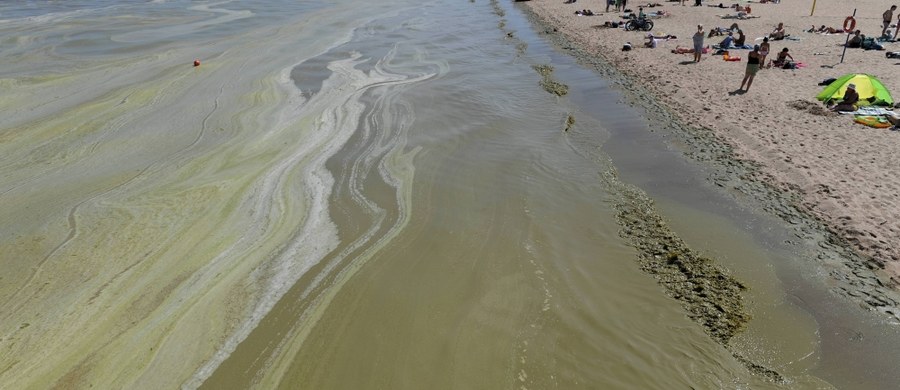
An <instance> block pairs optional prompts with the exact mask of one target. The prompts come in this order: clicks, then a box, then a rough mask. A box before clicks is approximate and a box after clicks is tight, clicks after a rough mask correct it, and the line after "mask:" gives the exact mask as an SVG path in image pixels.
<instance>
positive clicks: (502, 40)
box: [0, 0, 896, 389]
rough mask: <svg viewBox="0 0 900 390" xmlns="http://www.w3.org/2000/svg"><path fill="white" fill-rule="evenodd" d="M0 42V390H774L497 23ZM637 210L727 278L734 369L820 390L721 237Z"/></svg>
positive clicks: (403, 12)
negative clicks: (647, 266)
mask: <svg viewBox="0 0 900 390" xmlns="http://www.w3.org/2000/svg"><path fill="white" fill-rule="evenodd" d="M0 37H2V42H0V43H2V44H0V61H2V64H3V66H2V67H0V87H2V89H3V91H4V93H3V94H2V95H0V107H3V112H4V115H2V116H0V220H2V221H3V224H2V225H0V266H2V269H3V270H4V273H3V275H2V276H0V297H2V298H3V299H2V300H0V349H2V350H3V353H2V354H0V387H4V388H7V387H8V388H47V387H54V386H56V387H63V388H88V387H92V386H93V387H100V388H173V387H185V388H195V387H200V386H206V387H208V388H248V387H258V388H273V387H283V388H309V389H322V388H348V389H349V388H353V389H360V388H392V389H401V388H408V389H421V388H466V389H469V388H516V389H520V388H526V389H527V388H539V389H543V388H561V389H571V388H660V389H671V388H690V387H693V388H766V387H778V386H780V385H777V384H772V383H769V382H767V381H766V380H765V379H764V378H760V377H757V376H754V375H753V374H750V373H749V372H748V371H747V370H746V369H745V367H744V366H743V365H742V364H741V363H740V362H738V361H736V360H735V359H734V358H733V357H732V354H731V352H729V351H728V350H727V349H725V348H724V347H723V346H722V345H720V344H718V343H716V342H715V341H713V339H711V338H710V337H708V336H707V335H706V333H704V330H703V328H702V327H701V326H700V325H699V324H697V323H695V322H693V321H691V320H690V319H689V318H688V317H687V315H686V313H685V311H684V309H683V308H682V307H681V305H680V304H679V302H677V301H675V300H674V299H671V298H669V297H667V296H666V295H665V293H664V292H663V290H662V289H661V288H660V287H659V286H658V285H657V283H656V282H655V281H654V280H653V279H652V278H651V277H650V276H648V275H646V274H644V273H642V272H641V271H640V269H639V267H638V265H637V262H636V260H635V259H636V253H635V251H634V249H632V248H631V247H630V246H628V245H627V244H626V243H625V242H624V241H623V240H622V239H621V238H620V237H619V233H618V232H619V229H620V226H619V225H618V224H617V222H616V218H615V214H616V210H615V208H614V205H615V204H616V202H617V199H616V196H617V195H616V193H615V192H614V191H612V190H611V189H610V188H609V184H608V182H607V181H605V179H604V177H605V176H604V175H605V174H606V173H608V172H609V171H610V170H613V169H615V168H616V167H615V165H614V162H615V161H616V159H611V158H610V156H609V155H608V154H607V152H605V151H604V150H603V148H604V145H608V144H609V142H610V141H609V140H610V139H613V140H616V139H621V131H622V130H621V129H622V127H621V126H623V125H624V126H626V127H625V129H629V130H628V131H644V130H647V128H646V127H645V126H644V125H641V126H634V124H635V123H642V122H641V116H640V114H639V113H638V112H636V111H634V110H632V109H629V108H627V106H624V105H621V104H618V103H617V101H618V100H620V97H621V93H620V92H617V91H616V90H615V89H614V88H612V87H611V86H610V85H609V84H608V83H607V82H606V81H604V80H603V79H602V78H601V77H599V76H598V75H596V74H594V73H592V72H589V71H587V70H585V69H582V68H580V67H578V65H576V64H575V63H574V62H572V61H571V60H570V59H566V58H564V57H562V56H561V55H560V54H559V53H557V52H555V51H554V50H553V49H552V48H550V47H549V46H547V45H546V43H545V42H543V41H542V40H541V38H540V37H539V36H538V35H537V34H535V33H534V32H533V31H532V30H531V26H530V25H528V23H527V22H526V21H525V19H524V18H523V16H522V14H521V12H520V11H519V10H518V9H516V8H515V7H514V6H513V4H512V3H511V2H507V1H486V0H475V1H462V0H434V1H425V2H422V1H407V0H387V1H378V2H369V1H350V0H345V1H340V0H339V1H327V2H325V1H286V0H266V1H252V2H249V1H210V2H198V1H162V0H158V1H66V2H59V1H28V2H3V3H0ZM194 60H198V61H199V62H200V66H193V62H194ZM537 65H551V66H554V69H555V70H554V74H555V75H556V77H558V78H559V79H560V80H562V81H564V82H566V83H568V84H569V85H570V88H571V91H570V94H569V95H566V96H556V95H554V94H551V93H548V92H547V91H545V90H544V89H543V88H542V87H541V85H540V83H541V76H540V75H539V74H538V73H537V72H536V71H535V69H534V67H535V66H537ZM597 102H603V104H597ZM595 105H596V106H595ZM570 117H571V118H574V119H575V124H574V126H571V123H570V121H569V118H570ZM567 124H568V128H567ZM617 134H618V135H617ZM653 142H657V145H662V143H661V141H659V140H656V141H653ZM615 145H627V143H625V142H622V143H615ZM645 146H646V145H643V146H641V147H635V148H634V149H633V151H632V153H635V154H641V153H644V154H646V155H647V156H650V155H660V154H665V153H661V152H660V151H659V150H657V149H654V148H646V147H645ZM663 148H664V146H663ZM620 152H621V153H627V152H624V151H620ZM615 154H616V153H613V155H615ZM666 156H669V157H666V158H673V159H676V157H672V156H674V155H673V154H666ZM679 161H680V160H679ZM670 165H671V164H670ZM623 168H625V169H623V172H624V173H625V174H627V173H628V172H629V170H628V169H627V167H623ZM640 172H641V171H640V170H636V171H635V173H634V174H633V175H632V176H630V177H632V178H634V179H635V180H636V181H640V178H643V177H644V176H641V173H640ZM677 174H679V175H685V177H693V178H698V177H702V174H699V173H697V172H695V171H691V169H690V168H686V167H683V168H679V170H677ZM650 176H651V177H652V174H650ZM674 187H675V186H671V185H670V186H668V187H667V188H674ZM680 191H684V190H683V189H680ZM708 194H709V193H708V192H702V191H701V192H697V193H696V194H694V195H687V197H688V198H691V196H693V197H695V199H696V198H697V197H703V196H709V195H708ZM654 196H655V197H657V199H658V200H659V203H660V205H661V212H665V213H668V215H669V216H671V217H673V218H676V220H677V221H694V222H696V223H687V224H685V225H686V226H682V227H681V229H682V231H684V232H685V236H686V237H687V238H688V239H690V240H691V241H693V242H694V243H697V244H698V245H699V246H701V247H702V248H705V249H707V250H711V251H717V250H722V249H721V248H723V247H724V248H726V250H731V249H734V250H740V251H742V252H741V253H748V255H747V256H736V255H733V256H732V258H731V259H730V260H729V259H725V260H724V262H725V264H726V265H728V266H729V267H731V268H733V269H734V270H735V273H736V274H737V275H736V276H737V277H738V278H744V280H745V281H746V282H747V283H748V284H750V286H751V291H752V292H751V293H748V297H749V298H748V299H749V300H750V302H749V303H748V306H749V307H750V308H751V310H752V311H753V312H754V313H757V315H758V316H759V317H761V319H760V320H758V321H756V322H755V324H756V325H754V323H751V327H750V330H749V332H748V333H749V336H746V340H742V343H743V347H742V348H743V349H744V350H745V354H746V355H749V356H751V357H752V358H754V359H756V360H758V361H759V362H760V363H762V364H765V365H767V366H770V367H771V368H773V369H776V370H778V371H779V372H781V373H782V374H784V375H785V377H786V378H787V379H788V381H789V383H788V385H787V386H788V387H791V388H828V387H829V384H828V383H827V381H828V380H832V381H834V382H839V381H836V380H833V379H831V378H825V377H827V375H824V374H822V373H821V371H822V369H821V367H819V362H820V361H825V362H827V361H828V359H829V356H834V355H828V354H825V355H823V351H822V347H821V346H822V345H823V344H822V343H821V341H820V339H819V337H818V336H817V332H818V331H819V329H824V328H820V326H819V325H818V324H817V323H816V321H817V317H816V316H815V315H814V314H810V313H809V312H808V311H807V310H805V309H804V308H803V305H801V304H796V303H795V302H793V301H791V299H790V298H786V297H789V296H792V295H789V294H787V293H786V292H785V290H786V289H785V288H784V287H783V285H782V283H783V281H782V279H779V278H780V276H779V274H778V272H776V270H774V269H772V267H771V266H769V265H767V264H770V263H771V262H773V261H776V260H777V259H778V256H776V255H772V253H771V252H769V251H767V250H766V249H765V248H766V246H765V242H764V241H763V242H760V240H765V238H760V237H758V236H754V235H753V234H752V231H751V230H752V229H747V228H745V227H744V226H741V225H740V222H737V221H736V219H738V218H742V217H744V215H739V216H734V215H728V213H723V212H722V211H721V210H720V209H719V208H716V207H712V206H709V207H707V209H704V208H703V206H700V207H695V206H697V205H696V204H697V203H700V204H703V203H705V202H703V201H696V202H690V201H688V202H684V201H679V200H678V199H681V198H673V199H669V198H667V197H666V196H665V191H657V192H656V193H654ZM685 203H687V204H691V206H690V207H688V206H685ZM695 225H703V226H705V227H706V228H704V229H694V228H691V226H695ZM676 226H678V224H677V223H676ZM723 231H724V232H730V233H728V234H724V235H723V236H721V237H719V238H718V239H717V241H720V242H726V243H727V244H723V245H722V246H716V245H704V242H703V240H704V237H709V235H711V234H719V233H721V232H723ZM775 240H777V238H775ZM727 253H736V251H735V252H727ZM734 257H736V258H737V260H735V258H734ZM773 259H776V260H773ZM729 261H730V262H729ZM743 261H747V262H752V263H751V264H755V265H758V266H753V265H747V266H744V267H742V266H741V264H745V263H743ZM760 269H761V270H760ZM842 318H843V317H842ZM853 326H856V325H853ZM776 329H777V331H776ZM773 343H774V344H777V345H774V346H773V345H772V344H773ZM828 345H831V344H828ZM821 356H825V357H824V358H820V357H821ZM893 358H895V357H893ZM893 358H891V359H893ZM888 361H896V360H888ZM851 371H853V370H851ZM864 376H865V375H862V374H861V373H860V372H859V370H857V371H855V373H854V372H850V373H842V374H841V376H840V377H841V378H859V377H864ZM823 378H824V379H823ZM889 380H890V378H886V379H884V378H882V379H876V380H874V381H872V383H869V384H866V383H863V384H860V386H861V387H859V388H863V387H864V386H868V387H871V388H878V387H879V384H883V383H890V382H888V381H889Z"/></svg>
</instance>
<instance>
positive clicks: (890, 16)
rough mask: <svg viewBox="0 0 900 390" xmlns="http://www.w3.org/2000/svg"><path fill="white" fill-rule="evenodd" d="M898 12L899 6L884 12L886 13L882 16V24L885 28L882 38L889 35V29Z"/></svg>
mask: <svg viewBox="0 0 900 390" xmlns="http://www.w3.org/2000/svg"><path fill="white" fill-rule="evenodd" d="M896 10H897V6H896V5H892V6H891V9H889V10H887V11H884V13H883V14H881V23H882V24H883V25H884V27H883V28H882V29H881V36H884V34H887V30H888V27H890V26H891V20H894V11H896Z"/></svg>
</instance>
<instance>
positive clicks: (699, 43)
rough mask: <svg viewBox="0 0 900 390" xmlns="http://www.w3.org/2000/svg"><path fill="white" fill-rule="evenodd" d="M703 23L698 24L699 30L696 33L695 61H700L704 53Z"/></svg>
mask: <svg viewBox="0 0 900 390" xmlns="http://www.w3.org/2000/svg"><path fill="white" fill-rule="evenodd" d="M705 35H706V34H703V25H702V24H698V25H697V32H695V33H694V62H700V55H702V54H703V38H704V36H705Z"/></svg>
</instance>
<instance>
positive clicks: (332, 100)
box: [183, 54, 404, 389]
mask: <svg viewBox="0 0 900 390" xmlns="http://www.w3.org/2000/svg"><path fill="white" fill-rule="evenodd" d="M359 57H360V56H359V55H358V54H356V55H354V56H353V57H352V58H350V59H348V60H342V61H335V62H333V63H331V64H329V66H328V68H329V69H331V70H332V71H333V72H334V73H333V75H332V77H330V78H329V79H328V80H326V81H325V83H323V91H321V92H320V93H318V94H316V96H315V97H314V98H313V99H312V101H310V102H309V103H308V104H307V105H306V106H305V107H304V108H303V109H301V110H299V111H296V112H294V114H293V115H291V114H290V113H289V112H284V113H283V114H282V115H281V116H280V118H282V119H281V120H282V121H284V123H283V126H284V127H287V126H290V125H291V124H292V123H293V122H295V121H296V120H297V119H299V117H300V116H302V115H303V113H305V112H309V111H313V112H315V111H318V110H321V111H322V113H321V114H320V116H319V123H318V124H317V126H318V128H316V129H315V130H314V131H311V132H309V134H310V135H317V136H318V139H315V140H306V142H304V143H303V144H301V145H300V148H298V149H297V150H296V151H294V152H293V153H292V154H291V155H290V156H289V157H288V158H287V159H285V160H283V161H282V162H281V163H280V164H278V165H277V166H276V167H274V168H273V169H272V170H270V172H269V173H268V174H267V175H266V176H265V177H264V178H262V180H261V183H260V185H259V186H257V192H256V193H255V194H253V196H252V202H253V203H254V204H253V206H252V207H251V209H252V210H253V212H252V215H253V216H254V218H256V219H257V224H259V225H262V226H260V227H261V228H263V230H264V227H265V226H266V225H269V223H268V221H271V220H276V219H278V218H279V217H280V214H281V212H282V210H283V207H284V205H283V204H282V200H281V199H280V198H279V197H278V196H277V194H278V193H281V192H283V191H284V187H285V185H286V181H287V180H288V179H289V178H290V177H291V175H288V173H289V172H291V170H292V169H296V168H298V167H299V168H302V171H301V177H302V178H303V180H302V181H303V183H304V184H305V187H304V188H305V189H306V190H305V193H304V195H305V196H306V197H307V199H308V201H309V209H310V212H309V214H308V215H309V217H308V218H307V219H306V221H305V223H304V225H303V226H302V227H301V228H300V229H299V230H298V231H297V233H296V234H295V237H299V239H297V240H294V241H292V242H290V243H288V245H287V246H286V247H285V248H284V249H283V250H281V251H280V253H279V254H278V255H277V257H276V258H275V259H273V261H272V262H270V263H271V264H267V265H263V266H261V267H260V268H258V269H257V270H256V271H254V273H253V275H252V276H253V277H254V278H257V279H263V280H264V279H267V278H268V279H269V283H268V285H267V286H266V287H265V291H264V293H263V294H262V298H261V299H260V301H259V302H258V303H257V305H256V306H255V308H254V309H253V311H252V313H250V315H249V316H248V317H247V318H246V319H245V321H244V322H243V323H242V324H241V325H240V326H239V327H238V330H237V331H236V332H235V333H234V334H232V335H231V336H230V337H229V338H228V339H227V340H226V341H225V342H224V343H223V345H222V346H221V347H220V348H219V349H218V350H217V351H216V353H215V355H214V356H213V357H212V358H211V359H210V360H209V361H208V362H207V363H206V364H204V365H203V366H202V367H201V368H199V369H198V370H197V371H196V373H195V374H194V375H193V376H192V378H191V379H190V380H189V381H188V382H186V383H185V384H184V385H183V388H186V389H191V388H196V387H198V386H199V385H200V384H202V383H203V381H204V380H206V378H208V377H209V376H210V375H211V374H212V373H213V372H214V371H215V369H216V368H217V367H218V366H219V365H220V364H221V363H222V362H223V361H225V359H226V358H227V357H228V356H230V355H231V353H232V352H233V351H234V350H235V349H236V348H237V345H238V344H239V343H240V342H241V341H243V340H244V339H246V338H247V336H249V334H250V332H251V331H252V330H253V329H254V328H256V326H257V325H258V324H259V322H260V321H261V320H262V319H263V317H265V315H266V314H268V313H269V311H271V310H272V308H273V307H274V306H275V304H276V303H277V302H278V301H279V300H280V299H281V298H282V297H283V296H284V294H285V293H286V292H287V291H288V290H289V289H290V288H291V287H292V286H293V285H294V284H295V283H296V282H297V280H299V279H300V277H301V276H302V275H303V274H305V273H306V272H307V271H308V270H309V269H310V268H311V267H312V266H313V265H315V264H318V263H319V261H321V259H323V258H324V257H325V255H326V254H328V253H329V252H330V251H332V250H333V249H334V248H335V247H336V246H337V242H338V238H337V228H336V227H335V226H334V224H333V222H332V221H331V219H330V217H329V215H328V199H329V197H330V196H331V188H332V186H333V184H334V178H333V176H332V175H331V173H330V172H329V171H328V170H327V169H326V168H325V163H326V162H327V160H328V159H329V158H331V157H332V156H333V155H335V154H336V153H337V152H338V151H339V150H340V149H341V148H342V147H343V146H344V145H345V144H346V142H347V141H348V140H349V139H350V137H351V136H352V135H353V133H354V132H355V131H356V129H357V128H358V127H359V121H360V118H361V116H362V113H363V111H364V109H365V106H364V105H363V104H362V103H361V102H360V101H359V100H360V98H361V96H362V95H363V94H364V93H365V92H366V91H367V90H368V89H371V88H372V87H375V86H378V85H382V84H384V83H386V82H391V81H394V82H396V81H399V80H403V79H404V78H403V77H397V76H394V77H389V76H386V75H379V74H376V73H375V72H372V73H370V74H369V75H366V74H364V73H363V72H361V71H359V70H356V69H355V68H354V67H355V65H356V64H357V63H359V62H361V60H360V59H359ZM292 68H293V66H291V67H288V68H285V69H284V70H282V72H281V74H280V76H279V78H278V82H279V84H281V85H282V86H283V88H285V89H286V90H289V91H290V92H289V93H290V97H289V101H298V100H300V99H302V97H301V96H300V95H299V94H300V91H299V89H297V88H296V87H295V86H294V85H293V82H292V81H291V79H290V71H291V69H292ZM379 76H380V77H379ZM348 92H349V95H347V93H348ZM342 95H346V96H342ZM277 133H279V131H275V132H273V133H272V134H271V135H270V136H274V135H275V134H277ZM310 158H311V159H310ZM304 161H305V162H306V164H302V163H303V162H304ZM273 201H274V203H275V204H274V205H271V204H272V203H273ZM269 205H271V206H269ZM260 237H261V235H259V237H255V238H253V239H249V238H242V239H241V240H240V241H239V242H238V243H235V245H233V246H232V248H230V249H229V250H227V251H225V252H223V253H222V254H220V255H219V256H217V258H216V259H214V260H213V261H211V262H210V264H211V265H212V264H216V263H217V260H219V259H220V258H228V257H232V256H233V255H234V253H233V251H234V250H238V251H242V250H244V249H245V248H250V247H252V243H253V242H255V241H256V240H258V239H260ZM203 273H204V274H205V275H206V276H205V278H212V277H213V276H214V275H215V273H214V272H203ZM187 284H192V283H187Z"/></svg>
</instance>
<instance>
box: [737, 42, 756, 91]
mask: <svg viewBox="0 0 900 390" xmlns="http://www.w3.org/2000/svg"><path fill="white" fill-rule="evenodd" d="M760 57H761V56H760V55H759V45H756V46H753V51H751V52H750V54H749V55H748V58H747V72H746V73H744V80H743V81H741V87H740V88H738V90H739V91H740V90H744V91H749V90H750V84H753V77H755V76H756V72H758V71H759V59H760ZM744 84H747V89H744Z"/></svg>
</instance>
